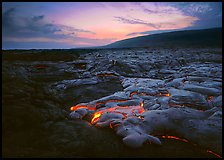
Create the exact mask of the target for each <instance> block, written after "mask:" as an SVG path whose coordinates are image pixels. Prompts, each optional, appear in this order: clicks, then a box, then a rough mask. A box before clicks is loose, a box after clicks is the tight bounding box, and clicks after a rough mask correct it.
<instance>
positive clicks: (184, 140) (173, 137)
mask: <svg viewBox="0 0 224 160" xmlns="http://www.w3.org/2000/svg"><path fill="white" fill-rule="evenodd" d="M161 138H169V139H175V140H179V141H183V142H186V143H189V141H188V140H186V139H183V138H179V137H176V136H169V135H165V136H161ZM193 145H194V146H197V144H193ZM206 151H207V152H208V153H210V154H213V155H214V156H216V157H218V158H222V157H221V156H220V155H218V154H217V153H214V152H213V151H211V150H208V149H207V150H206Z"/></svg>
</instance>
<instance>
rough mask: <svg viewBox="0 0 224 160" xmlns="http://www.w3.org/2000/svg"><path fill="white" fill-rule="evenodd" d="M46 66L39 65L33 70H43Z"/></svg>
mask: <svg viewBox="0 0 224 160" xmlns="http://www.w3.org/2000/svg"><path fill="white" fill-rule="evenodd" d="M47 67H48V66H47V65H44V64H40V65H36V66H35V68H37V69H44V68H47Z"/></svg>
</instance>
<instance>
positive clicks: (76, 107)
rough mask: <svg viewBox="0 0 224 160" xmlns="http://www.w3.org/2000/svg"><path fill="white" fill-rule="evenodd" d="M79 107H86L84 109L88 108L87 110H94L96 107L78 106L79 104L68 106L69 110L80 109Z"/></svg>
mask: <svg viewBox="0 0 224 160" xmlns="http://www.w3.org/2000/svg"><path fill="white" fill-rule="evenodd" d="M80 108H86V109H89V110H96V107H89V106H79V105H77V106H72V107H71V108H70V110H71V111H75V110H77V109H80Z"/></svg>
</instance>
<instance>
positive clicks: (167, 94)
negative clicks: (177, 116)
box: [159, 93, 170, 97]
mask: <svg viewBox="0 0 224 160" xmlns="http://www.w3.org/2000/svg"><path fill="white" fill-rule="evenodd" d="M159 95H160V96H166V97H170V94H169V93H165V94H162V93H159Z"/></svg>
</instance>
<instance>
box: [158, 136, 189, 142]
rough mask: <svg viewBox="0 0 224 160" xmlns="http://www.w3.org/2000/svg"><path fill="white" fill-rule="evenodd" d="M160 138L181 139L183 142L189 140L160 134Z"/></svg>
mask: <svg viewBox="0 0 224 160" xmlns="http://www.w3.org/2000/svg"><path fill="white" fill-rule="evenodd" d="M161 138H169V139H176V140H179V141H183V142H189V141H188V140H186V139H182V138H179V137H175V136H169V135H165V136H162V137H161Z"/></svg>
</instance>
